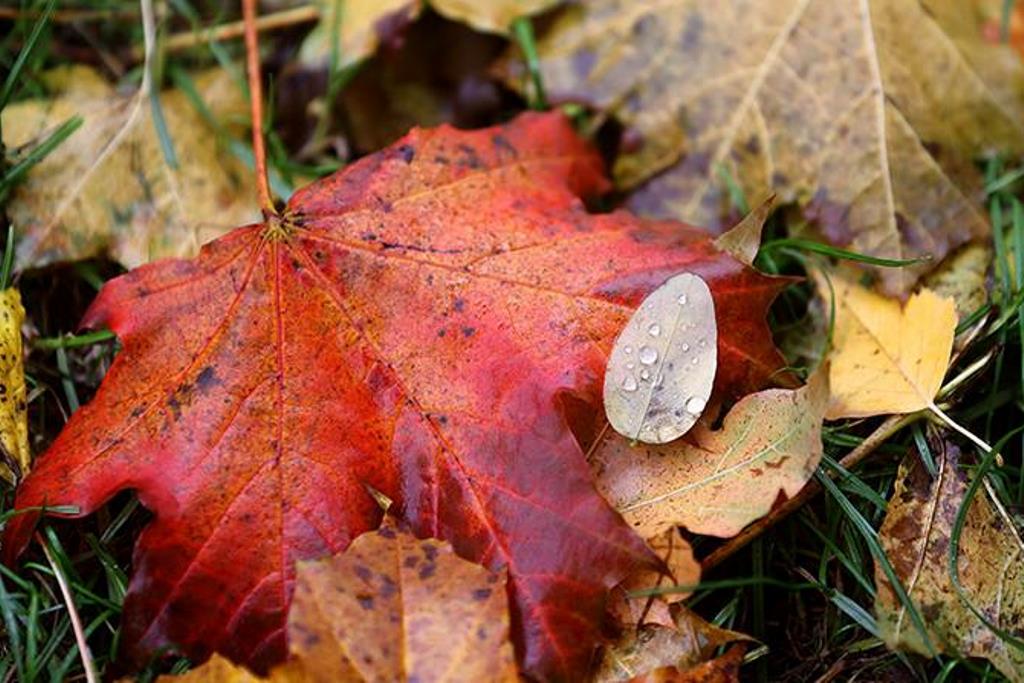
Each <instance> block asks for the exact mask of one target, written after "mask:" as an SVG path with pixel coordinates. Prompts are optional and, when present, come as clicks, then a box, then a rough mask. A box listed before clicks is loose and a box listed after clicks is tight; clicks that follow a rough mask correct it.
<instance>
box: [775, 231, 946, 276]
mask: <svg viewBox="0 0 1024 683" xmlns="http://www.w3.org/2000/svg"><path fill="white" fill-rule="evenodd" d="M775 249H796V250H798V251H809V252H812V253H815V254H822V255H824V256H831V257H832V258H837V259H841V260H844V261H856V262H857V263H866V264H868V265H872V266H882V267H884V268H903V267H905V266H912V265H914V264H915V263H926V262H928V261H931V257H930V256H922V257H920V258H913V259H890V258H879V257H877V256H868V255H867V254H859V253H857V252H855V251H847V250H846V249H840V248H838V247H833V246H829V245H828V244H822V243H821V242H815V241H814V240H805V239H800V238H798V237H782V238H780V239H776V240H771V241H770V242H765V243H764V245H763V246H762V247H761V251H765V250H768V251H772V250H775Z"/></svg>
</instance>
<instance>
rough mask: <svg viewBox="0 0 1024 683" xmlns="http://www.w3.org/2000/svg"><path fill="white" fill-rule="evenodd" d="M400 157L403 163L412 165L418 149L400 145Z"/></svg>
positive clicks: (398, 150) (398, 151)
mask: <svg viewBox="0 0 1024 683" xmlns="http://www.w3.org/2000/svg"><path fill="white" fill-rule="evenodd" d="M395 151H396V152H397V153H398V156H400V157H402V161H404V162H405V163H407V164H410V163H412V160H413V158H415V156H416V149H415V148H413V146H412V145H400V146H399V147H398V149H397V150H395Z"/></svg>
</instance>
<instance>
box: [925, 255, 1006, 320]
mask: <svg viewBox="0 0 1024 683" xmlns="http://www.w3.org/2000/svg"><path fill="white" fill-rule="evenodd" d="M991 265H992V245H991V244H989V243H988V242H972V243H971V244H968V245H966V246H964V247H962V248H961V249H959V250H958V251H957V252H956V253H955V254H953V255H952V256H950V257H949V258H947V259H946V260H945V261H944V262H943V263H942V265H940V266H939V267H938V268H936V269H935V270H933V271H932V272H931V273H928V275H927V276H925V278H924V279H923V280H922V281H921V284H922V286H924V287H927V288H928V289H930V290H931V291H933V292H935V293H936V294H938V295H939V296H941V297H944V298H950V299H953V303H954V304H956V314H957V318H958V319H959V320H963V319H964V318H966V317H967V316H969V315H971V314H972V313H974V312H976V311H977V310H978V309H979V308H981V307H982V306H984V305H985V303H986V302H987V301H988V290H989V278H988V273H989V268H990V267H991Z"/></svg>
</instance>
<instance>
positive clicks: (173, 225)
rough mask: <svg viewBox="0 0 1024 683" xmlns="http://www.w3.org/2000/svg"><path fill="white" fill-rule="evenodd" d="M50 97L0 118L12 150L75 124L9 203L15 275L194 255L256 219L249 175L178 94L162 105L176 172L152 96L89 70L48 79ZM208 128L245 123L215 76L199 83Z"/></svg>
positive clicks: (222, 78) (233, 92)
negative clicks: (74, 264) (88, 262)
mask: <svg viewBox="0 0 1024 683" xmlns="http://www.w3.org/2000/svg"><path fill="white" fill-rule="evenodd" d="M46 80H47V83H48V84H49V86H50V87H51V89H52V90H54V91H55V92H56V96H55V97H54V98H52V99H36V100H26V101H24V102H18V103H15V104H12V105H10V106H8V107H7V108H6V109H4V111H3V141H4V144H5V145H6V146H7V147H8V149H11V150H15V152H16V153H17V150H18V148H19V147H24V148H28V147H30V146H32V145H34V144H36V143H37V142H38V141H40V140H41V139H44V138H45V137H46V135H47V134H48V133H49V132H50V131H51V130H52V129H53V128H54V127H56V126H57V125H58V124H60V123H62V122H63V121H66V120H68V119H69V118H71V117H72V116H75V115H79V116H81V117H82V118H83V119H84V122H83V124H82V126H81V128H79V129H78V130H77V131H75V132H74V133H72V134H71V136H70V137H69V138H68V139H67V140H65V141H64V142H63V143H62V144H61V145H60V146H58V147H57V148H56V149H55V150H54V151H53V152H51V153H50V154H49V155H48V156H47V157H46V158H45V159H44V160H43V161H42V162H41V163H39V164H38V165H37V166H35V167H33V168H32V170H31V171H29V173H28V176H27V177H26V179H25V181H24V182H23V183H21V184H20V185H18V186H17V188H16V189H15V191H14V193H13V194H12V195H11V198H10V202H9V203H8V205H7V212H8V214H9V215H10V218H11V222H12V223H13V224H14V225H15V226H16V227H17V228H18V232H19V235H20V236H21V237H22V239H21V240H20V242H19V244H18V252H17V259H18V265H19V267H21V268H25V267H32V266H39V265H44V264H47V263H51V262H54V261H63V260H77V259H83V258H89V257H93V256H98V255H102V254H109V255H110V256H112V257H113V258H114V259H116V260H117V261H119V262H120V263H122V264H123V265H125V266H128V267H134V266H138V265H140V264H142V263H146V262H148V261H150V260H153V259H156V258H161V257H165V256H191V255H194V254H195V253H196V252H197V251H198V249H199V246H200V245H201V244H203V243H204V242H207V241H209V240H210V239H212V238H214V237H217V236H219V235H220V234H222V233H224V232H226V231H227V230H229V229H231V228H234V227H237V226H238V225H241V224H243V223H247V222H251V221H254V220H256V219H258V217H259V214H258V212H257V211H256V210H255V207H256V200H255V192H254V191H253V189H252V187H253V185H254V183H253V181H252V172H251V171H249V170H248V169H246V167H245V165H244V164H243V163H242V162H241V161H240V160H238V159H236V158H234V157H233V156H232V155H231V154H230V153H229V152H228V150H227V149H226V148H224V147H223V146H219V145H218V141H217V136H216V134H215V132H214V131H213V130H212V129H211V128H210V127H209V125H208V124H207V122H206V120H205V119H204V118H203V116H202V115H201V114H200V113H199V111H198V110H197V109H196V107H195V106H194V104H193V103H192V102H191V101H190V100H189V98H188V97H187V96H186V94H185V93H183V92H180V91H176V90H170V91H166V92H163V93H161V95H160V100H161V102H162V104H163V112H164V116H165V118H166V121H167V128H168V131H169V136H170V139H171V141H172V145H173V147H174V150H175V153H176V156H177V161H178V166H177V168H172V167H171V166H170V165H168V163H167V161H166V160H165V157H164V153H163V151H162V149H161V144H160V140H159V138H158V136H157V133H156V129H155V127H154V123H153V119H152V114H151V111H150V105H149V101H148V99H144V98H140V97H139V96H138V95H137V94H133V95H121V94H118V93H116V92H115V91H114V89H113V87H111V86H110V85H109V84H107V83H105V82H104V81H103V80H102V79H101V78H99V77H98V76H97V75H96V74H95V72H93V71H91V70H90V69H88V68H87V67H82V66H74V67H65V68H61V69H57V70H55V71H54V72H51V73H50V74H48V75H47V77H46ZM195 85H196V89H197V91H198V93H199V96H200V97H201V98H202V99H203V101H204V102H205V104H206V106H207V108H208V109H209V111H210V114H211V115H212V117H213V119H214V120H216V121H219V122H221V123H222V124H225V125H226V124H227V123H229V122H230V121H232V120H244V118H245V117H246V116H248V110H247V105H246V101H245V97H244V96H243V94H242V91H241V90H240V89H239V87H238V85H237V84H235V83H234V82H233V81H232V79H231V76H230V75H229V74H228V73H227V72H225V71H223V70H215V71H209V72H206V73H203V74H200V75H199V76H198V77H197V78H196V79H195Z"/></svg>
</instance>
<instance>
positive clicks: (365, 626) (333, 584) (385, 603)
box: [167, 518, 518, 683]
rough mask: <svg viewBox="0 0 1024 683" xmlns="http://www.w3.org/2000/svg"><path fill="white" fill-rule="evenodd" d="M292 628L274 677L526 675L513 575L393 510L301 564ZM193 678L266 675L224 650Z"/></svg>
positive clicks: (479, 678) (447, 678)
mask: <svg viewBox="0 0 1024 683" xmlns="http://www.w3.org/2000/svg"><path fill="white" fill-rule="evenodd" d="M288 636H289V641H290V650H291V655H292V657H291V659H290V660H289V661H288V662H286V663H284V664H282V665H281V666H279V667H277V668H276V669H274V670H272V671H271V673H270V676H269V680H271V681H279V682H282V683H283V682H286V681H287V682H295V683H298V682H300V681H323V682H324V683H328V682H335V681H336V682H339V683H345V682H349V681H351V682H352V683H356V682H362V681H367V682H371V681H372V682H380V683H385V682H386V681H502V682H508V683H511V682H513V681H516V680H518V675H517V673H516V666H515V658H514V655H513V652H512V643H511V641H510V640H509V614H508V598H507V595H506V592H505V579H504V577H503V576H502V575H499V574H495V573H491V572H489V571H487V570H486V569H484V568H483V567H481V566H480V565H477V564H473V563H472V562H467V561H466V560H463V559H461V558H459V557H458V556H456V555H455V553H454V552H453V551H452V548H451V546H450V545H448V544H447V543H443V542H441V541H436V540H432V539H427V540H419V539H417V538H415V537H414V536H413V535H412V534H410V533H409V532H408V531H405V530H399V529H398V528H397V527H396V525H395V524H394V522H393V521H391V519H390V518H385V521H384V524H383V526H381V528H380V529H378V530H377V531H372V532H369V533H366V534H363V535H362V536H360V537H359V538H357V539H356V540H355V541H354V542H353V543H352V545H351V546H350V547H349V548H348V550H346V551H345V552H344V553H342V554H340V555H336V556H334V557H332V558H327V559H324V560H317V561H313V562H301V563H300V564H299V568H298V573H297V578H296V587H295V597H294V599H293V601H292V608H291V612H290V613H289V617H288ZM167 679H168V680H169V681H173V680H176V679H173V678H171V677H167ZM184 679H185V680H188V681H215V680H216V681H238V682H239V683H247V682H248V681H251V680H261V679H259V678H257V677H254V676H251V675H250V674H248V673H247V672H246V671H245V670H244V669H242V668H240V667H234V666H232V665H230V664H229V663H227V661H226V660H224V659H222V658H220V657H215V658H213V659H211V660H210V662H209V663H208V664H206V665H205V666H203V667H200V668H199V669H196V670H195V671H192V672H190V673H189V674H188V675H187V676H185V677H184Z"/></svg>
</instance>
